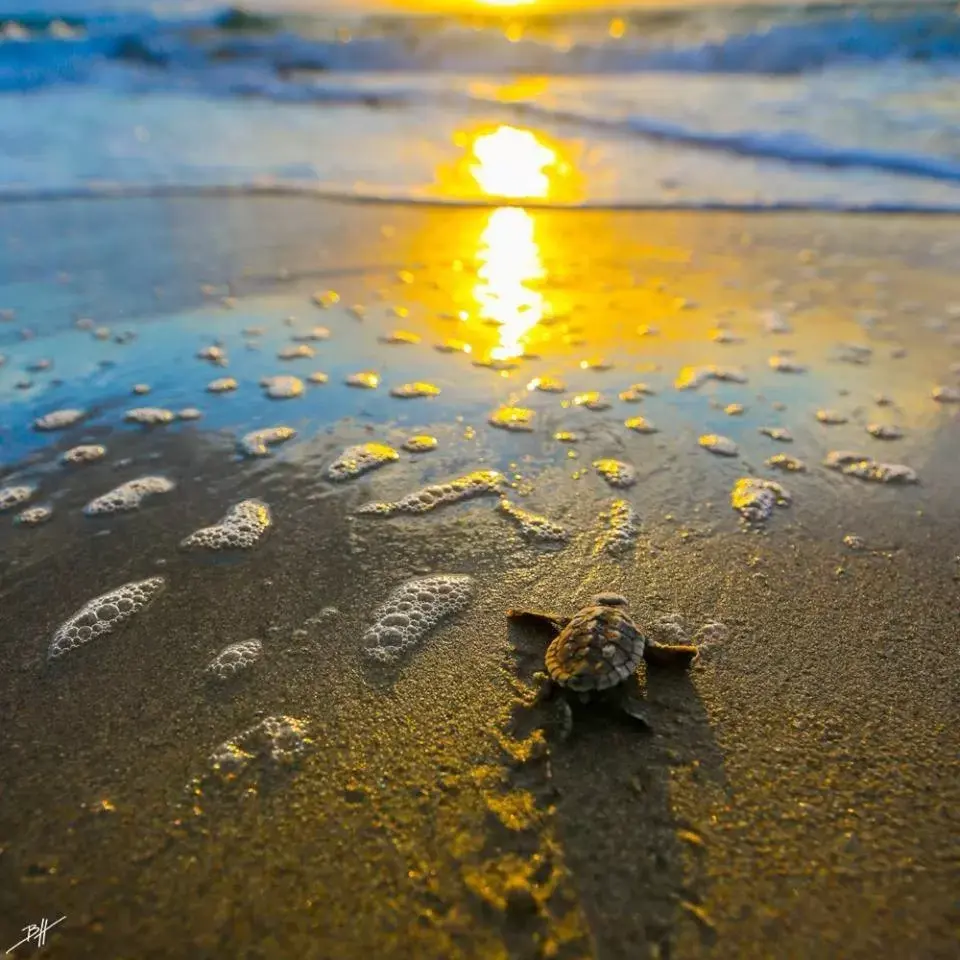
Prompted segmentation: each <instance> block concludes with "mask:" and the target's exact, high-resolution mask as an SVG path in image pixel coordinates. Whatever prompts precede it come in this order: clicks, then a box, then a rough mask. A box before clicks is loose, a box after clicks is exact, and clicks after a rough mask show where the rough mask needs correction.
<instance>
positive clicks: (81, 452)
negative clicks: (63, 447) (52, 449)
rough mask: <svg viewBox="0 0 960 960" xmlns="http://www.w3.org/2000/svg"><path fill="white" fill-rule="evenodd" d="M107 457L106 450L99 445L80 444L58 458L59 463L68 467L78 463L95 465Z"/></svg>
mask: <svg viewBox="0 0 960 960" xmlns="http://www.w3.org/2000/svg"><path fill="white" fill-rule="evenodd" d="M106 455H107V448H106V447H103V446H101V445H100V444H99V443H82V444H80V446H78V447H71V448H70V449H69V450H67V451H66V453H64V454H63V456H62V457H60V462H61V463H67V464H70V465H75V464H80V463H95V462H96V461H97V460H102V459H103V458H104V457H105V456H106Z"/></svg>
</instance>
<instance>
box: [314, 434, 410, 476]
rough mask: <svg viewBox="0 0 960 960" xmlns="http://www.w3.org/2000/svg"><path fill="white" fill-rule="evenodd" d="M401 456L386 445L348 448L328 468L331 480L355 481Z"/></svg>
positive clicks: (366, 444) (377, 444)
mask: <svg viewBox="0 0 960 960" xmlns="http://www.w3.org/2000/svg"><path fill="white" fill-rule="evenodd" d="M399 458H400V454H399V453H397V451H396V450H394V449H393V447H388V446H387V445H386V444H385V443H362V444H360V445H359V446H356V447H348V448H347V449H346V450H344V451H343V453H341V454H340V456H339V457H337V459H336V460H334V461H333V463H331V464H330V466H329V467H327V477H328V478H329V479H330V480H336V481H341V480H353V479H354V478H355V477H359V476H361V475H362V474H364V473H369V472H370V471H371V470H376V469H378V468H379V467H383V466H386V465H387V464H388V463H392V462H393V461H394V460H398V459H399Z"/></svg>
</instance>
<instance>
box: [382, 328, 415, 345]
mask: <svg viewBox="0 0 960 960" xmlns="http://www.w3.org/2000/svg"><path fill="white" fill-rule="evenodd" d="M380 342H381V343H392V344H410V345H413V344H417V343H419V342H420V337H419V335H418V334H416V333H411V332H410V331H409V330H393V331H391V332H390V333H388V334H387V335H386V336H385V337H381V338H380Z"/></svg>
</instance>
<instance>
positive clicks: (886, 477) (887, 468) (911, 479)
mask: <svg viewBox="0 0 960 960" xmlns="http://www.w3.org/2000/svg"><path fill="white" fill-rule="evenodd" d="M823 463H824V466H826V467H829V468H830V469H831V470H840V471H841V472H842V473H844V474H846V475H847V476H849V477H859V478H860V479H861V480H871V481H873V482H874V483H918V482H919V479H920V478H919V477H918V476H917V473H916V471H915V470H913V469H911V468H910V467H907V466H904V465H903V464H900V463H879V462H878V461H876V460H874V459H873V458H872V457H868V456H864V455H863V454H860V453H851V452H850V451H848V450H833V451H831V452H830V453H828V454H827V457H826V459H825V460H824V461H823Z"/></svg>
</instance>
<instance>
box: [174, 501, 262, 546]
mask: <svg viewBox="0 0 960 960" xmlns="http://www.w3.org/2000/svg"><path fill="white" fill-rule="evenodd" d="M272 526H273V517H272V516H271V514H270V508H269V507H268V506H267V505H266V504H265V503H264V502H263V501H262V500H241V501H240V503H237V504H235V505H234V506H232V507H231V508H230V509H229V510H228V511H227V513H226V515H225V516H224V517H223V519H222V520H220V521H219V523H215V524H214V525H213V526H212V527H203V528H202V529H200V530H197V531H195V532H194V533H191V534H190V536H189V537H186V538H184V539H183V540H181V541H180V547H181V549H183V550H250V549H252V548H253V547H255V546H256V545H257V544H258V543H260V541H261V540H262V539H263V537H264V536H265V535H266V533H267V531H268V530H269V529H270V528H271V527H272Z"/></svg>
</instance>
